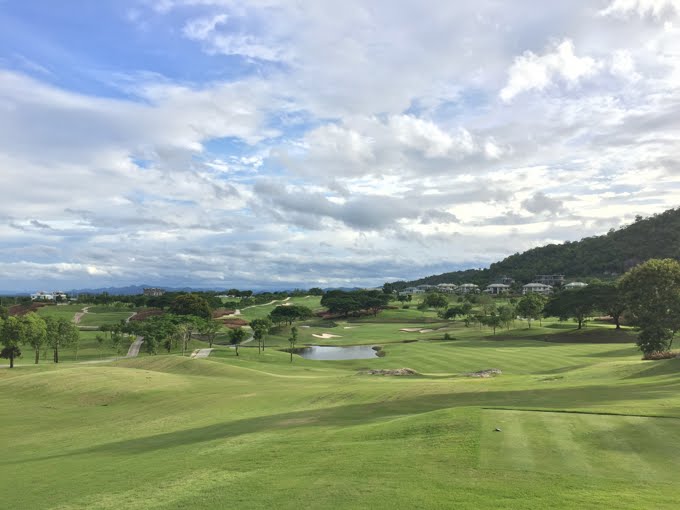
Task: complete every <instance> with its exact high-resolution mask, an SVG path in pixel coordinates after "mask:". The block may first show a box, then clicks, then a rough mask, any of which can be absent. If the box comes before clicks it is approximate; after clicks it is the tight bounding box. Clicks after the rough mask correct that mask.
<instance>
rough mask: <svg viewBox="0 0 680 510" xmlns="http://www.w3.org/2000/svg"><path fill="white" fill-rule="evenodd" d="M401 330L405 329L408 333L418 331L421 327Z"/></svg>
mask: <svg viewBox="0 0 680 510" xmlns="http://www.w3.org/2000/svg"><path fill="white" fill-rule="evenodd" d="M399 331H405V332H406V333H417V332H418V331H420V328H402V329H400V330H399Z"/></svg>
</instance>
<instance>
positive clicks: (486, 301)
mask: <svg viewBox="0 0 680 510" xmlns="http://www.w3.org/2000/svg"><path fill="white" fill-rule="evenodd" d="M477 304H478V305H480V306H481V307H482V312H483V313H484V315H489V314H490V313H491V312H492V311H493V310H494V308H496V303H494V300H493V298H492V297H491V296H490V295H489V294H480V295H479V296H477Z"/></svg>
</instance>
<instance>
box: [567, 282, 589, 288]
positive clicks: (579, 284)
mask: <svg viewBox="0 0 680 510" xmlns="http://www.w3.org/2000/svg"><path fill="white" fill-rule="evenodd" d="M587 286H588V284H587V283H583V282H571V283H567V284H566V285H565V286H564V288H565V289H567V290H574V289H582V288H583V287H587Z"/></svg>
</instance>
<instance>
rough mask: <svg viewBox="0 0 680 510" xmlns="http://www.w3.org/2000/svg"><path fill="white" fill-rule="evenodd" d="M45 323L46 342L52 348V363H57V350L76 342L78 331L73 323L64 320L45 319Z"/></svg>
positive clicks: (78, 337) (78, 336) (78, 335)
mask: <svg viewBox="0 0 680 510" xmlns="http://www.w3.org/2000/svg"><path fill="white" fill-rule="evenodd" d="M45 323H46V324H47V342H48V344H49V346H50V347H51V348H52V352H53V359H54V362H55V363H59V348H60V347H66V346H69V345H73V344H74V343H76V342H78V340H79V339H80V331H78V327H77V326H76V325H75V324H74V323H73V322H71V321H69V320H66V319H54V318H52V317H47V318H46V319H45Z"/></svg>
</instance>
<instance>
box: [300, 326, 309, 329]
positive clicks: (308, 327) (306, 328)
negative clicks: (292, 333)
mask: <svg viewBox="0 0 680 510" xmlns="http://www.w3.org/2000/svg"><path fill="white" fill-rule="evenodd" d="M300 327H301V328H305V329H307V328H311V326H300Z"/></svg>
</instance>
